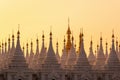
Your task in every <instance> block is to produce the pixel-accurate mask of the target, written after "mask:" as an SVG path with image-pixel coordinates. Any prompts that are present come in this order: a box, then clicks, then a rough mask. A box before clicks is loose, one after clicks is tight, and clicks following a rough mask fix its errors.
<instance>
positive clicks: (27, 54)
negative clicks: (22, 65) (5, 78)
mask: <svg viewBox="0 0 120 80" xmlns="http://www.w3.org/2000/svg"><path fill="white" fill-rule="evenodd" d="M28 58H29V51H28V42H27V44H26V60H27V63H28Z"/></svg>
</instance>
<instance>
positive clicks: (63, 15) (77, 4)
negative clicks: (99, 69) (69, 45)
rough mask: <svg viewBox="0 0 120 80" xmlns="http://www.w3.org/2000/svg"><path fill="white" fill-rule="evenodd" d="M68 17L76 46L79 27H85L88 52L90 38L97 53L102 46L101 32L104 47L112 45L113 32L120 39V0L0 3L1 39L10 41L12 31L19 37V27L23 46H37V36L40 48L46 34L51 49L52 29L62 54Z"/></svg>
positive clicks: (4, 0)
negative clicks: (42, 36)
mask: <svg viewBox="0 0 120 80" xmlns="http://www.w3.org/2000/svg"><path fill="white" fill-rule="evenodd" d="M68 17H69V18H70V27H71V30H72V32H73V35H74V37H75V40H76V44H77V46H78V43H79V42H78V40H79V33H80V28H83V30H84V43H85V49H86V52H87V53H88V50H89V41H90V39H91V35H92V38H93V41H94V50H95V49H96V45H97V43H98V44H99V37H100V32H102V35H103V45H104V46H105V42H106V39H107V41H108V42H110V43H109V45H110V44H111V33H112V29H114V31H115V35H117V37H118V39H119V36H120V34H119V33H120V0H0V40H1V41H2V40H5V39H7V38H8V36H9V34H12V31H13V30H14V33H15V35H16V30H17V28H18V24H20V25H21V27H20V31H21V45H23V44H24V45H25V43H26V42H27V40H28V42H30V41H31V39H32V40H33V42H34V44H36V42H35V40H36V37H37V36H38V38H39V40H40V47H41V35H42V31H44V33H45V45H46V46H47V47H48V44H49V41H48V40H49V32H50V26H52V31H53V45H54V47H55V44H56V41H57V40H58V42H59V46H60V48H59V49H60V50H59V51H60V52H61V48H62V47H63V39H64V35H65V34H66V30H67V28H68V26H67V25H68V22H67V20H68ZM34 47H35V46H34ZM54 50H56V49H55V48H54Z"/></svg>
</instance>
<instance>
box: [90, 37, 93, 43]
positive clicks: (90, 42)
mask: <svg viewBox="0 0 120 80" xmlns="http://www.w3.org/2000/svg"><path fill="white" fill-rule="evenodd" d="M90 43H91V45H92V44H93V42H92V36H91V42H90Z"/></svg>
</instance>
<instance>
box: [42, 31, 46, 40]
mask: <svg viewBox="0 0 120 80" xmlns="http://www.w3.org/2000/svg"><path fill="white" fill-rule="evenodd" d="M44 37H45V36H44V31H43V35H42V38H43V39H44Z"/></svg>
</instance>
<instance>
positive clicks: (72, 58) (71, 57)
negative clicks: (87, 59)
mask: <svg viewBox="0 0 120 80" xmlns="http://www.w3.org/2000/svg"><path fill="white" fill-rule="evenodd" d="M75 62H76V51H75V46H74V37H73V36H72V45H71V48H70V51H69V54H68V57H67V61H66V65H67V67H68V68H70V69H71V68H72V67H73V66H74V65H75Z"/></svg>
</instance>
